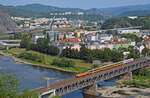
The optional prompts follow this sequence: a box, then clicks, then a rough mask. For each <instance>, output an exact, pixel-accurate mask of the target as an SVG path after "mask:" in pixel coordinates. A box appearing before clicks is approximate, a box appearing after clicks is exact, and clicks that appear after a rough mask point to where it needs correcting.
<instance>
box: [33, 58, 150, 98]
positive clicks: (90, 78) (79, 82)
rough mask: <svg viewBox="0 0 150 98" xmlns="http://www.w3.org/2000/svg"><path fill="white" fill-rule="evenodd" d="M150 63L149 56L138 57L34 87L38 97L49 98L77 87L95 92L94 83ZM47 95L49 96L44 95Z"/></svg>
mask: <svg viewBox="0 0 150 98" xmlns="http://www.w3.org/2000/svg"><path fill="white" fill-rule="evenodd" d="M149 64H150V58H149V57H147V58H140V59H136V60H134V61H131V62H129V63H127V64H123V65H121V66H117V67H114V68H110V69H106V70H104V71H99V72H97V73H93V74H89V75H86V76H82V77H73V78H70V79H67V80H62V81H58V82H56V83H54V84H50V85H49V86H48V87H47V86H44V87H41V88H37V89H35V91H37V92H39V95H40V96H39V97H40V98H49V97H51V96H55V95H59V96H60V95H63V94H66V93H69V92H72V91H75V90H78V89H82V90H85V91H91V92H92V93H95V91H96V84H97V83H98V82H100V81H104V80H109V79H111V78H114V77H117V76H120V75H125V74H128V73H130V72H132V71H134V70H136V69H139V68H142V67H147V66H148V65H149ZM46 96H49V97H46Z"/></svg>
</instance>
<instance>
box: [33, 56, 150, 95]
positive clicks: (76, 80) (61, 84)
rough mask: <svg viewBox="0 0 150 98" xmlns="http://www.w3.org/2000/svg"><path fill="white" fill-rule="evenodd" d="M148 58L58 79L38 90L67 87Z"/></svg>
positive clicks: (44, 90)
mask: <svg viewBox="0 0 150 98" xmlns="http://www.w3.org/2000/svg"><path fill="white" fill-rule="evenodd" d="M146 60H147V59H146V58H140V59H136V60H135V61H133V62H130V63H127V64H124V65H122V66H117V67H115V68H111V69H107V70H104V71H100V72H97V73H94V74H90V75H87V76H83V77H79V78H77V77H73V78H70V79H66V80H61V81H58V82H56V83H54V84H50V85H49V87H46V86H45V87H41V88H38V89H36V91H38V92H46V91H48V90H50V89H59V88H63V87H67V86H68V85H72V84H74V83H79V82H80V81H82V80H83V81H84V80H88V79H90V78H93V77H95V76H99V75H104V74H105V73H109V72H112V71H115V70H118V69H121V68H123V67H128V66H131V65H134V64H137V63H140V62H143V61H146ZM117 75H119V74H117ZM89 85H90V84H89ZM79 88H80V87H79Z"/></svg>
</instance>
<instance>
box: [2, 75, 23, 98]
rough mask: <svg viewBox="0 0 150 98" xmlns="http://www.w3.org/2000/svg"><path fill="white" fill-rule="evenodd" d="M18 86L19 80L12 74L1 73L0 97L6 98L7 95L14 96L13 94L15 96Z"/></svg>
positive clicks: (12, 97) (13, 97)
mask: <svg viewBox="0 0 150 98" xmlns="http://www.w3.org/2000/svg"><path fill="white" fill-rule="evenodd" d="M19 86H20V82H19V80H18V79H17V78H16V77H15V75H14V74H10V75H8V74H6V73H2V75H1V77H0V97H1V98H7V97H8V96H9V97H11V98H15V96H17V95H16V93H17V91H18V90H19ZM3 96H4V97H3ZM5 96H7V97H5Z"/></svg>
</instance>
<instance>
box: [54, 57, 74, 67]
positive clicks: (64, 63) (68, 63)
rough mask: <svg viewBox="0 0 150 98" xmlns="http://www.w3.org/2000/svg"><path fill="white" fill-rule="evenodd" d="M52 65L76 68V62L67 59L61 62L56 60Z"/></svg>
mask: <svg viewBox="0 0 150 98" xmlns="http://www.w3.org/2000/svg"><path fill="white" fill-rule="evenodd" d="M51 64H52V65H56V66H60V67H74V66H75V62H74V61H72V60H69V59H66V58H62V59H60V60H58V59H54V60H53V61H52V63H51Z"/></svg>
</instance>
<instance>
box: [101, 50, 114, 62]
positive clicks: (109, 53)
mask: <svg viewBox="0 0 150 98" xmlns="http://www.w3.org/2000/svg"><path fill="white" fill-rule="evenodd" d="M111 59H112V51H111V50H110V49H109V48H105V49H104V54H103V59H102V61H104V62H108V61H111Z"/></svg>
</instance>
